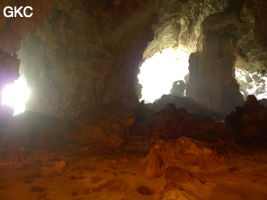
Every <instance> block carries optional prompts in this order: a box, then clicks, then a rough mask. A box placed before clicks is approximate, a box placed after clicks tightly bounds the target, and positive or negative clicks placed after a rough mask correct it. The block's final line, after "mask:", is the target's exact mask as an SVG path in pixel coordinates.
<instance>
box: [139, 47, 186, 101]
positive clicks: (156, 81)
mask: <svg viewBox="0 0 267 200" xmlns="http://www.w3.org/2000/svg"><path fill="white" fill-rule="evenodd" d="M189 56H190V52H189V51H188V50H187V49H186V48H185V47H183V46H179V47H177V48H167V49H164V50H162V51H160V52H157V53H155V54H154V55H153V56H152V57H150V58H148V59H146V60H145V61H144V63H143V64H142V66H141V67H140V73H139V75H138V80H139V86H140V88H141V97H140V101H142V100H144V102H145V103H153V102H154V101H155V100H157V99H159V98H160V97H161V96H162V95H166V94H171V93H172V94H173V95H177V96H184V95H185V84H186V82H187V78H188V74H189V70H188V66H189V63H188V60H189Z"/></svg>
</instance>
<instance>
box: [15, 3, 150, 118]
mask: <svg viewBox="0 0 267 200" xmlns="http://www.w3.org/2000/svg"><path fill="white" fill-rule="evenodd" d="M153 14H154V4H152V3H151V1H142V2H140V1H114V2H112V1H107V0H102V1H101V2H99V1H90V2H87V1H84V0H78V1H71V0H66V1H63V2H62V1H55V2H54V5H53V10H52V12H51V13H50V14H49V15H48V16H47V17H46V18H45V20H44V21H43V23H42V24H41V25H40V26H39V27H38V29H37V31H36V33H32V34H29V35H27V37H25V38H24V39H23V41H22V45H21V49H20V51H19V55H20V57H21V58H22V69H21V71H22V73H23V74H24V75H25V76H26V77H27V79H28V83H29V85H30V86H31V89H32V93H33V94H35V95H34V96H33V97H32V99H31V102H29V106H28V108H29V109H31V110H35V111H40V112H42V113H46V114H49V115H56V116H58V117H61V118H69V119H73V118H75V117H76V116H78V115H79V114H80V113H82V112H84V111H86V110H89V109H90V108H91V107H94V106H96V105H103V104H113V103H121V104H123V105H127V106H129V107H133V106H134V104H136V103H137V97H136V92H135V83H136V82H137V80H136V79H137V77H136V74H137V66H138V64H139V62H140V60H141V58H142V54H143V51H144V48H145V47H146V44H147V42H148V41H149V39H150V36H151V35H152V34H151V31H150V27H151V24H152V21H153Z"/></svg>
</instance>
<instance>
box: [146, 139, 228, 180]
mask: <svg viewBox="0 0 267 200" xmlns="http://www.w3.org/2000/svg"><path fill="white" fill-rule="evenodd" d="M168 168H181V169H186V170H187V171H191V172H204V171H205V173H208V172H212V171H216V170H219V169H223V168H224V166H223V157H221V156H219V154H218V153H217V152H216V151H215V150H212V149H211V148H210V147H208V146H207V144H205V143H204V142H199V141H194V140H191V139H188V138H179V139H176V140H171V141H167V142H164V141H160V142H159V143H157V144H156V145H155V146H154V147H152V148H151V150H150V152H149V154H148V155H147V157H146V174H147V175H148V176H161V175H162V174H164V173H165V172H166V170H167V169H168Z"/></svg>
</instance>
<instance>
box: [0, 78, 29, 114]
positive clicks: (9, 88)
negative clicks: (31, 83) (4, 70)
mask: <svg viewBox="0 0 267 200" xmlns="http://www.w3.org/2000/svg"><path fill="white" fill-rule="evenodd" d="M1 95H2V96H1V104H2V105H5V106H10V107H11V108H12V109H13V110H14V113H13V115H18V114H20V113H23V112H24V111H25V110H26V102H27V101H28V99H29V97H30V89H29V87H28V85H27V82H26V79H25V78H24V77H23V76H21V77H19V78H18V79H17V80H15V81H14V82H13V83H10V84H7V85H6V86H5V87H4V88H3V91H2V94H1Z"/></svg>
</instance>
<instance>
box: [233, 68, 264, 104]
mask: <svg viewBox="0 0 267 200" xmlns="http://www.w3.org/2000/svg"><path fill="white" fill-rule="evenodd" d="M266 75H267V74H266V72H265V70H262V71H256V72H249V71H247V70H246V69H242V68H238V67H236V68H235V76H236V80H237V82H238V84H239V87H240V92H241V93H242V95H243V96H244V98H246V97H247V96H248V95H255V96H256V97H257V99H258V100H261V99H267V76H266Z"/></svg>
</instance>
